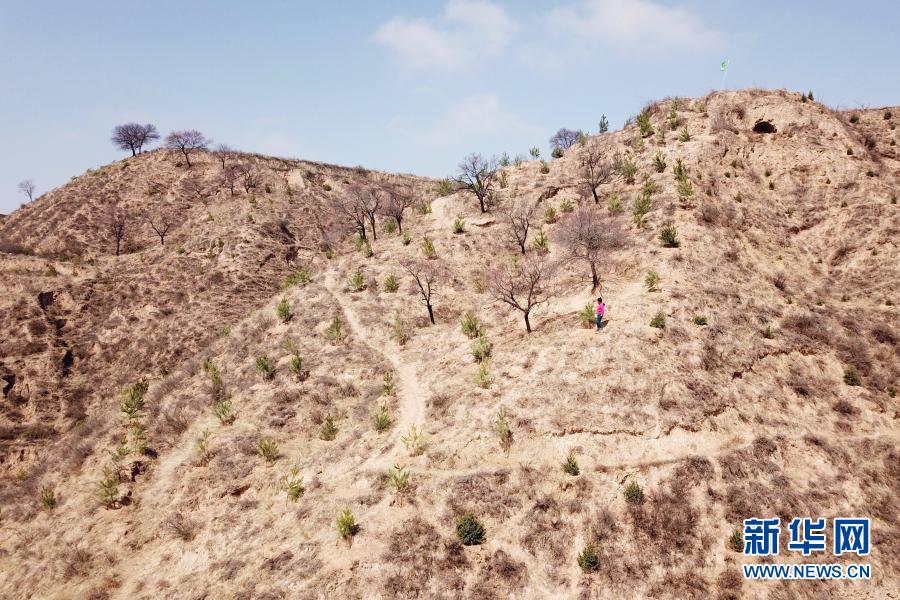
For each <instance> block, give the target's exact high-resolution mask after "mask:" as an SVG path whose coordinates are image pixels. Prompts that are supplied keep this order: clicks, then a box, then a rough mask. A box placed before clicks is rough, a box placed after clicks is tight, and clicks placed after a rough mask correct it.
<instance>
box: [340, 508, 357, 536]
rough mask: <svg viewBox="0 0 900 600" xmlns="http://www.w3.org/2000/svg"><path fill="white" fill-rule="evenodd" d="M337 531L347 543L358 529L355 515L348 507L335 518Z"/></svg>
mask: <svg viewBox="0 0 900 600" xmlns="http://www.w3.org/2000/svg"><path fill="white" fill-rule="evenodd" d="M337 531H338V535H340V536H341V539H343V540H346V541H347V542H348V543H349V542H351V541H352V540H353V536H354V535H356V532H357V531H359V525H357V524H356V517H354V516H353V512H352V511H351V510H350V509H349V508H345V509H344V510H343V512H341V514H340V515H338V518H337Z"/></svg>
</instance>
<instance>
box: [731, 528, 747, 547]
mask: <svg viewBox="0 0 900 600" xmlns="http://www.w3.org/2000/svg"><path fill="white" fill-rule="evenodd" d="M728 547H729V548H731V549H732V550H734V551H735V552H743V551H744V533H743V532H742V531H741V530H740V529H739V528H737V527H735V528H734V531H732V532H731V537H729V538H728Z"/></svg>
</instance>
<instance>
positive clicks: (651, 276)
mask: <svg viewBox="0 0 900 600" xmlns="http://www.w3.org/2000/svg"><path fill="white" fill-rule="evenodd" d="M658 286H659V275H658V274H657V273H656V271H647V275H646V276H645V277H644V287H646V288H647V291H648V292H656V291H659V287H658Z"/></svg>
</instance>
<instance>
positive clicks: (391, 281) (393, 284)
mask: <svg viewBox="0 0 900 600" xmlns="http://www.w3.org/2000/svg"><path fill="white" fill-rule="evenodd" d="M398 289H400V282H398V281H397V278H396V277H395V276H394V275H393V274H392V275H388V276H387V277H386V278H385V280H384V291H386V292H389V293H392V294H393V293H394V292H396V291H397V290H398Z"/></svg>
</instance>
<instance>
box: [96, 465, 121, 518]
mask: <svg viewBox="0 0 900 600" xmlns="http://www.w3.org/2000/svg"><path fill="white" fill-rule="evenodd" d="M95 495H96V497H97V500H99V501H100V503H101V504H102V505H103V506H105V507H107V508H109V507H111V506H112V505H113V504H115V503H116V501H117V500H118V499H119V475H118V473H116V472H114V471H113V470H112V469H111V468H109V466H105V467H103V478H102V479H101V480H100V481H98V482H97V491H96V492H95Z"/></svg>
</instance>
